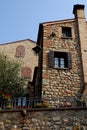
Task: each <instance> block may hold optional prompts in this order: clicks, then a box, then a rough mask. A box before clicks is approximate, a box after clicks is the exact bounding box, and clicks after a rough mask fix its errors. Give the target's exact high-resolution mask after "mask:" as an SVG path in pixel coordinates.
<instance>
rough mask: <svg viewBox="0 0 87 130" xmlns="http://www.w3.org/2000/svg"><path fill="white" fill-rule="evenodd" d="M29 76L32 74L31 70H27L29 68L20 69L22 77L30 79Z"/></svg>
mask: <svg viewBox="0 0 87 130" xmlns="http://www.w3.org/2000/svg"><path fill="white" fill-rule="evenodd" d="M31 74H32V70H31V68H29V67H24V68H23V69H22V74H21V76H22V77H25V78H28V79H31Z"/></svg>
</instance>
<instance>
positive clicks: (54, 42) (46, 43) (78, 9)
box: [36, 4, 87, 98]
mask: <svg viewBox="0 0 87 130" xmlns="http://www.w3.org/2000/svg"><path fill="white" fill-rule="evenodd" d="M73 14H74V18H72V19H66V20H60V21H53V22H45V23H41V24H40V26H39V33H38V40H37V44H38V45H39V46H40V47H41V48H42V51H41V52H40V53H39V69H38V72H40V74H39V76H37V79H38V80H39V82H38V83H39V84H38V85H37V87H36V91H37V92H38V93H39V95H41V96H42V97H48V98H53V97H63V96H64V97H65V96H69V97H71V96H76V95H82V94H83V93H84V95H85V94H86V86H87V69H86V67H87V44H86V43H87V22H86V20H85V13H84V5H79V4H77V5H74V8H73ZM41 79H42V80H41Z"/></svg>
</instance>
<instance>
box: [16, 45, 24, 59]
mask: <svg viewBox="0 0 87 130" xmlns="http://www.w3.org/2000/svg"><path fill="white" fill-rule="evenodd" d="M15 56H16V57H22V58H23V57H24V56H25V47H24V46H22V45H19V46H18V47H17V48H16V54H15Z"/></svg>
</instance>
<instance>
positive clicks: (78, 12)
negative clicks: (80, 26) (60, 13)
mask: <svg viewBox="0 0 87 130" xmlns="http://www.w3.org/2000/svg"><path fill="white" fill-rule="evenodd" d="M84 8H85V6H84V5H81V4H76V5H74V7H73V14H74V15H75V18H85V15H84Z"/></svg>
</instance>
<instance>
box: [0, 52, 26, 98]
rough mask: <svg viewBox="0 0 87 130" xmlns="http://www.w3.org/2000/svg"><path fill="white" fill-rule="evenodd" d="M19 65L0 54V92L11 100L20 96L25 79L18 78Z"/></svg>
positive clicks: (17, 62)
mask: <svg viewBox="0 0 87 130" xmlns="http://www.w3.org/2000/svg"><path fill="white" fill-rule="evenodd" d="M20 70H21V64H20V62H19V61H15V60H11V59H9V57H7V56H6V55H5V54H3V53H1V54H0V91H1V92H4V93H7V94H9V95H11V96H12V97H13V98H14V97H18V96H22V95H23V92H24V89H23V88H24V85H25V79H24V78H22V77H21V76H20Z"/></svg>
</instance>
